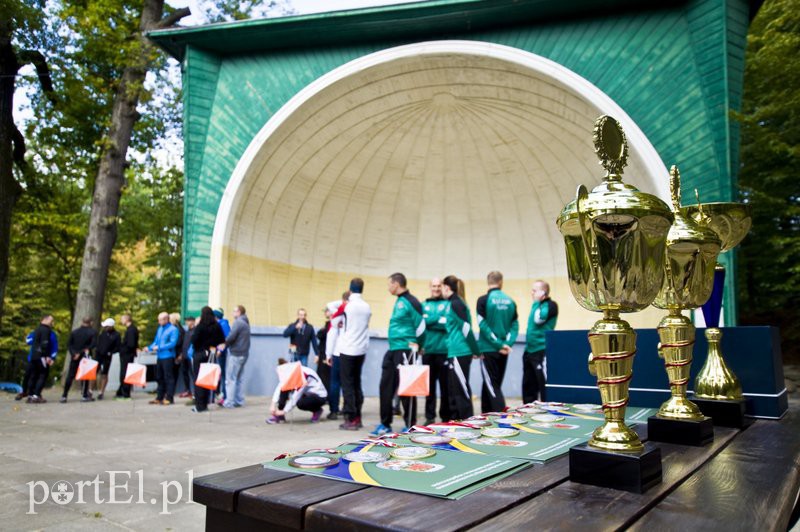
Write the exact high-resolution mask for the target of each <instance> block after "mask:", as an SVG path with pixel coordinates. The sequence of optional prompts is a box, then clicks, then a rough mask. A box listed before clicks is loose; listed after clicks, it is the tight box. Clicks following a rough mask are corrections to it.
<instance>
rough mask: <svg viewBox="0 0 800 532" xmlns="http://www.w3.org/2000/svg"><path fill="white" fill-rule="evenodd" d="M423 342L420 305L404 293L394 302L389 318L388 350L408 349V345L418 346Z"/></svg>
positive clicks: (406, 292)
mask: <svg viewBox="0 0 800 532" xmlns="http://www.w3.org/2000/svg"><path fill="white" fill-rule="evenodd" d="M424 340H425V320H424V319H423V318H422V305H420V303H419V300H418V299H417V298H416V297H414V296H412V295H411V292H408V291H405V292H403V293H402V294H400V295H399V296H397V300H396V301H395V302H394V309H393V310H392V317H391V318H389V350H390V351H401V350H404V349H409V347H408V344H410V343H415V344H419V345H420V346H422V345H423V342H424Z"/></svg>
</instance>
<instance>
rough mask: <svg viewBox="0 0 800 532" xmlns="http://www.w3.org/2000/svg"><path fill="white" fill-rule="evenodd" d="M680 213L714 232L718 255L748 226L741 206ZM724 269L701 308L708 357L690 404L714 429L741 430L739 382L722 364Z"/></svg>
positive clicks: (707, 206) (735, 242) (705, 205)
mask: <svg viewBox="0 0 800 532" xmlns="http://www.w3.org/2000/svg"><path fill="white" fill-rule="evenodd" d="M681 212H682V213H684V214H685V215H686V216H689V217H691V218H692V219H693V220H694V221H696V222H697V223H698V224H700V225H702V226H704V227H708V228H709V229H711V230H712V231H714V232H715V233H716V234H717V236H718V237H719V239H720V241H721V242H722V249H721V250H720V253H724V252H726V251H728V250H729V249H732V248H734V247H736V246H738V245H739V243H740V242H741V241H742V240H743V239H744V237H745V236H746V235H747V233H748V232H749V231H750V226H751V225H752V218H751V213H750V206H749V205H746V204H744V203H699V200H698V205H691V206H687V207H683V208H682V209H681ZM724 284H725V267H724V266H723V265H722V264H719V263H717V265H716V268H715V272H714V290H713V292H712V295H711V298H710V299H709V301H708V302H707V303H706V304H705V305H703V317H704V318H705V321H706V327H707V329H706V339H707V340H708V357H707V358H706V362H705V364H704V365H703V367H702V369H701V370H700V373H699V374H698V375H697V378H696V379H695V382H694V397H693V400H694V402H695V403H697V404H698V406H699V407H700V409H701V410H702V411H703V413H704V414H706V415H709V416H711V417H712V418H713V419H714V424H715V425H725V426H733V427H741V426H742V425H743V423H744V410H745V402H744V397H743V396H742V385H741V384H740V382H739V379H738V378H737V377H736V375H734V373H733V372H732V371H731V370H730V369H729V368H728V366H727V365H726V364H725V360H724V359H723V356H722V348H721V345H720V342H721V340H722V331H720V329H719V317H720V310H721V308H722V291H723V286H724Z"/></svg>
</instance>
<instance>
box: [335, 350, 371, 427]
mask: <svg viewBox="0 0 800 532" xmlns="http://www.w3.org/2000/svg"><path fill="white" fill-rule="evenodd" d="M365 358H366V355H345V354H344V353H342V354H341V355H340V356H339V373H340V379H341V381H342V396H343V397H344V408H342V414H344V418H345V419H346V420H347V421H353V420H356V419H361V406H362V405H363V404H364V392H363V390H362V389H361V368H362V367H363V366H364V359H365Z"/></svg>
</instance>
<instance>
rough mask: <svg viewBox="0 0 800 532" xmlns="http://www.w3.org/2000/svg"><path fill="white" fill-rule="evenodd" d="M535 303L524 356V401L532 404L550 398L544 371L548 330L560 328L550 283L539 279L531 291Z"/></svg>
mask: <svg viewBox="0 0 800 532" xmlns="http://www.w3.org/2000/svg"><path fill="white" fill-rule="evenodd" d="M531 295H532V296H533V306H531V315H530V317H529V318H528V331H527V333H526V340H525V354H523V355H522V401H523V402H525V403H532V402H533V401H536V400H537V399H539V400H541V401H547V398H546V395H545V384H546V375H545V372H544V365H545V360H544V355H545V333H546V332H547V331H552V330H553V329H555V327H556V320H557V319H558V305H557V304H556V302H555V301H553V300H552V299H550V285H549V284H547V283H546V282H545V281H541V280H539V281H536V282H534V283H533V289H532V290H531Z"/></svg>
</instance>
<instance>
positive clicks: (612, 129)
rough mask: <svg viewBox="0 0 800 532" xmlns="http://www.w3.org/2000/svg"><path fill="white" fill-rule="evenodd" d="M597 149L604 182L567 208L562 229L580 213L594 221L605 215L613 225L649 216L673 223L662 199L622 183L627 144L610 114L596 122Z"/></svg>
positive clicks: (623, 133) (563, 214)
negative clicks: (604, 172) (604, 171)
mask: <svg viewBox="0 0 800 532" xmlns="http://www.w3.org/2000/svg"><path fill="white" fill-rule="evenodd" d="M594 148H595V153H597V157H598V158H599V159H600V165H601V166H603V168H604V169H605V170H606V175H605V176H604V177H603V182H602V183H600V184H599V185H597V186H596V187H594V189H592V191H591V192H589V193H588V194H586V196H585V197H583V198H582V199H580V205H578V202H579V198H577V197H576V199H575V200H573V201H571V202H570V203H568V204H567V205H566V206H565V207H564V209H563V210H562V211H561V215H560V216H559V217H558V221H557V224H558V226H559V228H561V226H562V225H563V224H564V223H565V222H567V221H568V220H573V219H577V218H578V216H579V214H581V213H582V214H583V215H586V216H589V217H590V218H592V219H596V218H598V217H601V216H602V217H603V218H604V219H605V220H606V221H609V222H613V223H624V221H625V220H626V219H629V218H630V219H631V220H632V219H634V218H635V219H639V218H644V217H647V216H660V217H663V218H664V219H665V221H666V223H667V224H669V223H672V219H673V214H672V212H671V211H670V208H669V206H667V204H666V203H664V202H663V201H662V200H661V199H660V198H658V197H657V196H654V195H652V194H647V193H646V192H641V191H640V190H639V189H637V188H636V187H634V186H633V185H629V184H627V183H624V182H622V170H623V169H624V168H625V167H626V166H627V164H628V143H627V141H626V138H625V132H624V131H623V130H622V126H620V124H619V122H617V121H616V120H615V119H614V118H612V117H610V116H608V115H603V116H601V117H600V118H598V119H597V120H596V121H595V125H594ZM579 208H580V211H581V212H580V213H579V212H578V210H579Z"/></svg>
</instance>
